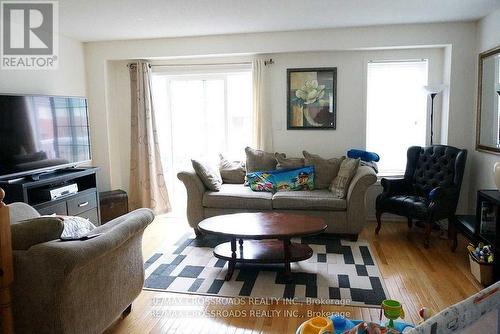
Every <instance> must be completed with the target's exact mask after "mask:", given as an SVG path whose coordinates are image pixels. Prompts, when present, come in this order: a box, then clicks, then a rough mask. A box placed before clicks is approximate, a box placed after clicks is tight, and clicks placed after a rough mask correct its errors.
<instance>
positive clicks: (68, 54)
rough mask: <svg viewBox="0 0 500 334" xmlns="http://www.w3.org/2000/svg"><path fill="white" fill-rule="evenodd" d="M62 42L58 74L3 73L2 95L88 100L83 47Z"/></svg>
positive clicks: (63, 39) (64, 39)
mask: <svg viewBox="0 0 500 334" xmlns="http://www.w3.org/2000/svg"><path fill="white" fill-rule="evenodd" d="M59 38H60V39H59V68H58V69H57V70H0V93H15V94H47V95H73V96H85V95H86V88H85V61H84V59H83V57H84V52H83V44H82V43H81V42H78V41H75V40H73V39H70V38H67V37H64V36H60V37H59Z"/></svg>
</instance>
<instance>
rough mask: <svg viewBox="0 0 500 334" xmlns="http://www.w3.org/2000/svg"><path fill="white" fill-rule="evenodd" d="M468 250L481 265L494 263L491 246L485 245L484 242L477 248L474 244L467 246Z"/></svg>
mask: <svg viewBox="0 0 500 334" xmlns="http://www.w3.org/2000/svg"><path fill="white" fill-rule="evenodd" d="M467 250H468V251H469V253H470V254H471V256H472V257H474V258H475V259H476V260H477V262H479V263H493V261H494V259H495V258H494V255H493V250H492V249H491V245H484V244H483V243H482V242H480V243H479V244H478V245H477V247H474V245H473V244H469V245H467Z"/></svg>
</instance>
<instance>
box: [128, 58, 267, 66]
mask: <svg viewBox="0 0 500 334" xmlns="http://www.w3.org/2000/svg"><path fill="white" fill-rule="evenodd" d="M251 64H252V62H251V61H246V62H239V63H237V62H234V63H205V64H200V63H198V64H194V63H193V64H148V65H149V67H183V66H186V67H187V66H224V65H251ZM272 64H274V60H273V59H272V58H271V59H267V60H264V65H265V66H267V65H272ZM135 65H137V63H129V64H127V67H130V66H135Z"/></svg>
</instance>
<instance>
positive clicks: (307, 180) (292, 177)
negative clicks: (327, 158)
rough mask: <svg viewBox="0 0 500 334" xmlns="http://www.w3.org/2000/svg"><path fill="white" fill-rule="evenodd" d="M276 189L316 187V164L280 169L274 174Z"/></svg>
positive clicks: (307, 188) (288, 189)
mask: <svg viewBox="0 0 500 334" xmlns="http://www.w3.org/2000/svg"><path fill="white" fill-rule="evenodd" d="M272 176H273V179H274V185H275V188H276V191H297V190H313V189H314V166H306V167H302V168H295V169H280V170H276V171H274V172H273V174H272Z"/></svg>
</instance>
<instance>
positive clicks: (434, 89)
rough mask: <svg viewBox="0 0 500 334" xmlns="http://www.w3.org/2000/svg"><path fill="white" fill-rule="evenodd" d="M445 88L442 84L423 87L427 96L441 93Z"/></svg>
mask: <svg viewBox="0 0 500 334" xmlns="http://www.w3.org/2000/svg"><path fill="white" fill-rule="evenodd" d="M445 88H446V85H444V84H440V85H429V86H424V89H425V91H426V92H427V94H438V93H441V92H442V91H443V90H444V89H445Z"/></svg>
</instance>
